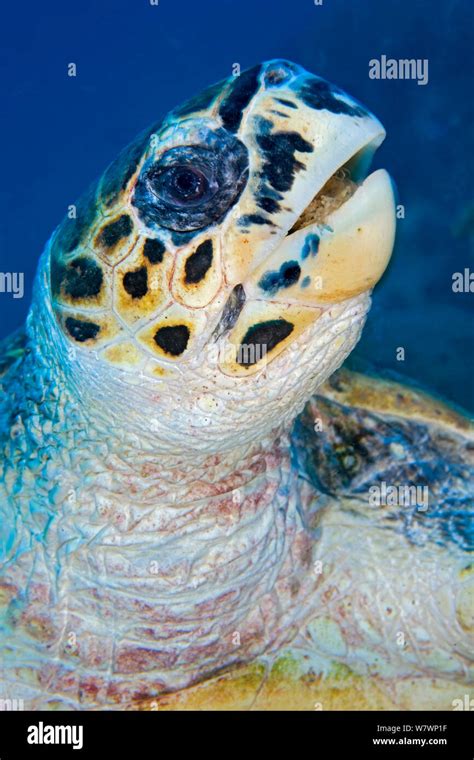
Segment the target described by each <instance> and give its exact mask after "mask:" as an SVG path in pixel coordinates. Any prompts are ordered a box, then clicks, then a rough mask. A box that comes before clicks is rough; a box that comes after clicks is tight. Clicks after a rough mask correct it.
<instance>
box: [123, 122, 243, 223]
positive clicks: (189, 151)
mask: <svg viewBox="0 0 474 760" xmlns="http://www.w3.org/2000/svg"><path fill="white" fill-rule="evenodd" d="M200 136H202V139H203V142H202V143H200V144H196V145H177V146H175V147H173V148H170V149H169V150H167V151H164V152H163V153H161V155H160V156H159V157H158V158H154V159H153V160H150V161H149V162H148V163H147V164H145V166H144V168H143V170H142V173H141V174H140V176H139V178H138V180H137V184H136V186H135V192H134V196H133V200H132V203H133V205H134V206H135V208H136V209H137V211H138V214H139V216H140V218H141V220H142V221H143V222H144V223H145V224H146V225H147V226H148V227H151V228H152V229H155V230H157V231H158V230H159V228H166V229H169V230H174V231H176V232H192V231H193V230H201V229H203V228H204V227H208V226H209V225H210V224H212V223H213V222H217V221H218V220H219V219H221V218H222V217H223V216H224V214H225V213H226V212H227V211H228V210H229V208H231V206H233V205H234V204H235V203H236V201H237V200H238V198H239V196H240V194H241V193H242V191H243V189H244V187H245V185H246V183H247V179H248V151H247V148H246V147H245V145H244V144H243V143H242V142H240V140H238V139H237V138H236V137H234V135H231V134H230V133H229V132H227V131H226V130H224V129H217V130H209V132H207V133H206V132H203V133H202V134H201V135H200Z"/></svg>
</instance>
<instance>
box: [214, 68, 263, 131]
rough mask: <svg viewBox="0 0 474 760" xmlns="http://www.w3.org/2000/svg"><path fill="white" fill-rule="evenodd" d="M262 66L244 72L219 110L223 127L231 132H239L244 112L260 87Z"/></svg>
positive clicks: (231, 87) (233, 84) (237, 78)
mask: <svg viewBox="0 0 474 760" xmlns="http://www.w3.org/2000/svg"><path fill="white" fill-rule="evenodd" d="M259 74H260V66H254V67H253V68H252V69H247V71H243V72H242V73H241V74H240V75H239V76H238V77H235V81H234V82H233V83H232V84H231V85H230V90H229V92H228V94H227V95H226V97H225V98H224V100H223V101H222V103H221V105H220V108H219V115H220V117H221V119H222V123H223V126H224V127H225V128H226V129H228V130H229V132H237V130H238V128H239V126H240V122H241V120H242V115H243V112H244V110H245V109H246V108H247V106H248V105H249V103H250V101H251V100H252V98H253V96H254V95H255V93H256V92H257V90H258V87H259Z"/></svg>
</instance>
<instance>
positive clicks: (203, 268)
mask: <svg viewBox="0 0 474 760" xmlns="http://www.w3.org/2000/svg"><path fill="white" fill-rule="evenodd" d="M211 264H212V240H205V241H204V242H203V243H201V244H200V245H198V247H197V248H196V250H195V252H194V253H192V254H191V256H189V257H188V258H187V260H186V263H185V265H184V271H185V277H184V281H185V282H186V283H188V284H192V283H196V282H201V280H202V279H203V278H204V277H205V276H206V273H207V271H208V269H209V267H210V266H211Z"/></svg>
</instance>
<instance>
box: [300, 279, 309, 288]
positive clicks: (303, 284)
mask: <svg viewBox="0 0 474 760" xmlns="http://www.w3.org/2000/svg"><path fill="white" fill-rule="evenodd" d="M310 283H311V277H303V279H302V281H301V287H302V288H307V287H308V285H309V284H310Z"/></svg>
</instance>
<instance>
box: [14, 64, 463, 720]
mask: <svg viewBox="0 0 474 760" xmlns="http://www.w3.org/2000/svg"><path fill="white" fill-rule="evenodd" d="M384 135H385V133H384V129H383V127H382V126H381V124H380V122H379V121H378V120H377V119H376V118H375V117H374V116H373V115H372V114H371V113H369V111H367V110H366V109H365V108H364V107H363V106H362V105H360V104H359V103H358V102H356V101H355V100H354V99H352V98H350V97H349V96H348V95H346V94H345V93H344V92H342V91H341V90H340V89H338V88H336V87H334V86H332V85H331V84H329V83H328V82H326V81H325V80H323V79H321V78H319V77H317V76H314V75H312V74H309V73H308V72H306V71H305V70H304V69H302V68H301V67H300V66H298V65H295V64H293V63H291V62H288V61H284V60H274V61H270V62H267V63H264V64H262V65H258V66H255V67H253V68H251V69H249V70H248V71H244V72H242V73H240V75H238V76H232V77H230V78H229V79H228V80H226V81H224V82H221V83H219V84H217V85H215V86H213V87H211V88H209V89H206V90H204V91H203V92H202V93H201V94H200V95H198V96H197V97H195V98H193V99H192V100H191V101H189V102H187V103H186V104H185V105H184V106H181V107H180V108H176V109H175V110H174V111H172V112H171V113H170V114H169V115H168V116H167V117H166V118H165V119H164V120H163V121H162V122H161V123H159V124H155V125H153V126H152V127H151V128H150V129H149V130H148V131H146V132H145V133H143V134H142V135H141V136H140V137H139V138H138V139H137V140H136V141H135V142H133V143H132V144H131V145H130V146H129V147H128V148H126V149H125V150H124V151H123V152H122V153H121V154H120V155H119V157H118V158H117V160H115V161H114V162H113V163H112V164H111V165H110V166H109V167H108V169H107V170H106V171H105V173H104V174H103V176H102V177H101V178H100V180H98V181H97V182H96V183H94V184H93V185H92V186H91V188H90V189H89V191H88V192H87V193H86V194H85V196H84V197H83V198H82V199H81V200H80V201H79V202H78V203H77V205H76V206H72V207H70V208H69V212H68V215H67V218H66V219H65V220H64V221H63V222H62V224H61V225H60V226H59V227H58V228H57V230H56V231H55V232H54V234H53V236H52V238H51V240H50V241H49V243H48V245H47V247H46V250H45V252H44V254H43V256H42V258H41V260H40V264H39V270H38V275H37V279H36V283H35V288H34V298H33V304H32V307H31V310H30V313H29V316H28V320H27V325H26V329H25V331H24V332H20V333H19V334H17V335H15V336H14V337H13V338H11V339H10V340H9V341H8V340H7V341H6V342H5V343H4V344H3V347H2V350H1V352H0V354H1V357H2V359H1V371H2V388H3V393H2V400H1V406H0V431H1V448H2V479H1V486H0V488H1V490H0V508H1V513H2V529H1V556H2V573H1V584H0V599H1V636H2V655H1V672H2V683H1V690H0V697H1V698H2V699H3V700H4V704H9V705H10V706H11V704H10V703H8V702H5V700H9V699H10V700H23V706H24V707H25V708H30V709H38V708H41V709H45V708H58V707H59V708H63V709H83V708H87V709H104V708H117V709H137V708H140V709H165V708H176V709H186V708H193V707H194V708H195V707H199V708H227V709H233V708H234V709H236V708H243V707H245V708H251V707H252V708H254V709H266V708H275V707H278V708H284V709H290V708H291V709H309V710H313V709H332V708H345V709H359V708H364V707H379V708H393V707H403V706H405V707H412V708H420V707H426V708H437V707H443V708H450V709H452V706H455V704H456V703H455V702H454V700H458V699H459V700H463V699H464V695H465V693H466V690H467V688H468V686H467V684H468V682H469V678H470V670H469V666H470V662H471V661H470V653H472V639H470V635H471V634H472V627H473V607H472V583H470V579H472V572H471V566H470V564H469V557H468V551H469V549H471V548H472V524H471V523H469V500H470V497H471V496H472V482H471V481H470V478H471V477H472V461H471V462H470V461H469V455H470V453H471V454H472V449H473V438H472V428H471V427H470V423H469V421H468V419H467V418H466V416H465V415H464V414H463V413H462V412H459V411H456V410H455V409H454V408H451V407H450V406H449V405H447V404H445V403H443V402H441V401H440V400H438V399H436V398H433V397H431V396H429V395H427V394H426V393H424V392H422V391H420V390H419V389H417V388H413V387H409V386H407V385H404V384H401V383H399V382H396V381H394V380H384V379H382V378H377V377H370V376H364V375H362V374H359V373H354V372H352V373H351V372H349V371H348V370H346V369H343V370H339V372H336V374H333V373H335V371H336V370H337V369H338V368H339V367H340V365H341V364H342V362H343V361H344V359H345V358H346V357H347V356H348V354H349V353H350V351H351V350H352V348H353V347H354V345H355V344H356V342H357V340H358V338H359V336H360V332H361V329H362V326H363V323H364V321H365V318H366V315H367V312H368V310H369V306H370V292H371V289H372V288H373V286H374V285H375V284H376V282H377V281H378V280H379V279H380V277H381V276H382V273H383V271H384V269H385V267H386V265H387V263H388V261H389V258H390V255H391V251H392V246H393V240H394V232H395V221H394V217H395V214H394V194H393V190H392V184H391V181H390V179H389V177H388V174H387V173H386V172H385V171H383V170H378V171H375V172H373V173H372V174H369V173H368V170H369V164H370V161H371V158H372V155H373V153H374V151H375V150H376V148H377V147H378V146H379V144H380V143H381V142H382V140H383V138H384ZM331 376H332V377H331ZM329 378H330V379H329ZM318 389H319V390H318ZM315 393H317V395H314V394H315ZM308 399H309V401H308ZM306 402H308V403H306ZM305 403H306V406H305ZM303 408H304V411H303V412H302V410H303ZM301 412H302V413H301ZM298 415H299V416H298ZM295 418H296V422H295ZM470 483H471V484H470ZM417 489H418V490H417ZM426 489H427V490H426ZM470 593H471V596H470ZM471 676H472V671H471Z"/></svg>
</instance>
